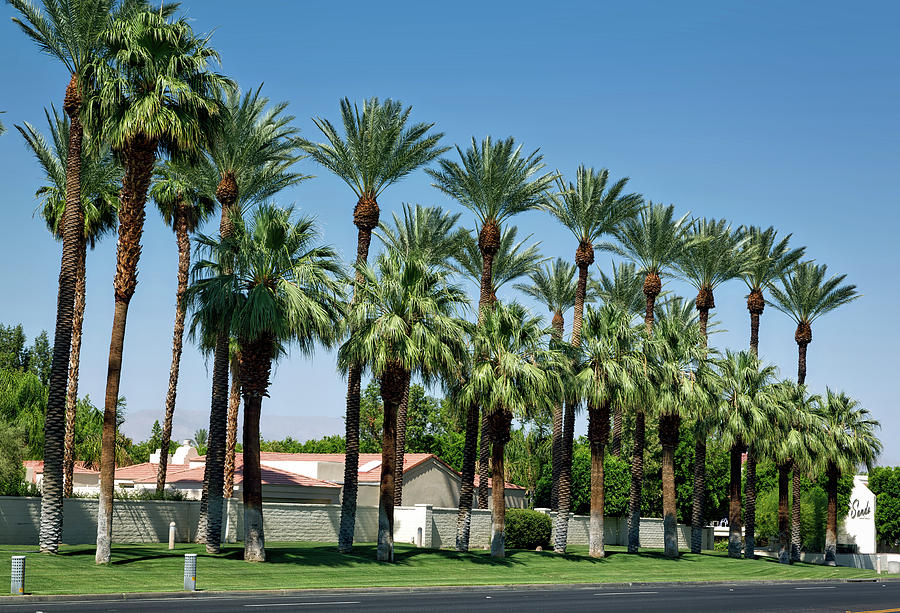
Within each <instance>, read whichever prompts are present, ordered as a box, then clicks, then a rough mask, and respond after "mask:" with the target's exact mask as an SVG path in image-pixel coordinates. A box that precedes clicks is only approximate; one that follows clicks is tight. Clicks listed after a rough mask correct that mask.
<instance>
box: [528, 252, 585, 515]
mask: <svg viewBox="0 0 900 613" xmlns="http://www.w3.org/2000/svg"><path fill="white" fill-rule="evenodd" d="M529 278H530V279H531V283H530V284H524V283H519V284H516V286H515V288H516V289H517V290H519V291H520V292H523V293H524V294H526V295H528V296H530V297H532V298H534V299H535V300H537V301H538V302H540V303H541V304H542V305H544V306H546V307H547V309H548V310H549V311H550V313H551V314H552V319H551V320H550V325H551V327H552V328H553V331H552V332H551V338H552V339H553V340H554V341H555V342H557V343H561V342H563V334H564V331H565V319H564V315H565V313H566V311H568V310H569V309H571V308H572V307H573V306H575V296H576V293H577V284H576V282H575V266H574V265H573V264H567V263H566V261H565V260H563V259H562V258H556V260H555V261H554V262H553V264H552V265H550V264H544V265H543V267H542V268H538V269H537V270H535V271H534V272H532V273H531V274H530V275H529ZM563 407H564V403H562V402H561V403H559V404H558V405H556V406H555V407H553V439H552V446H551V451H552V459H551V461H552V463H553V491H552V493H551V495H550V509H551V510H553V511H556V510H558V505H559V475H560V472H561V471H562V466H563V449H564V445H563V411H564V408H563Z"/></svg>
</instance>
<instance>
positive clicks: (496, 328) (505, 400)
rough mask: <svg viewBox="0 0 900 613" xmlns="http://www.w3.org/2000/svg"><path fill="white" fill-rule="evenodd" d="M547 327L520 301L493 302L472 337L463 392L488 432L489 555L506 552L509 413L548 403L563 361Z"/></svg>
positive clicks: (552, 400)
mask: <svg viewBox="0 0 900 613" xmlns="http://www.w3.org/2000/svg"><path fill="white" fill-rule="evenodd" d="M545 333H546V330H545V329H544V326H543V324H542V321H541V319H540V318H539V317H534V316H532V315H530V314H529V313H528V311H527V310H526V309H525V308H524V307H522V306H521V305H519V304H516V303H513V304H510V305H508V306H507V305H504V304H502V303H499V302H497V303H494V304H492V305H491V306H489V307H486V308H485V309H483V310H482V312H481V321H480V323H479V325H478V327H477V328H476V331H475V335H474V338H473V356H474V357H473V365H472V374H471V377H470V379H469V381H468V383H467V385H466V388H465V390H464V392H463V398H464V399H465V400H466V401H468V402H471V403H478V404H480V405H481V407H482V409H483V410H484V412H485V413H486V414H487V415H488V419H489V420H490V436H491V443H492V448H491V470H492V479H491V556H492V557H495V558H503V557H505V555H506V549H505V538H506V499H505V483H506V475H505V471H504V462H503V460H504V450H505V447H506V443H507V442H508V441H509V438H510V427H511V425H512V420H513V418H514V417H519V418H521V417H524V416H525V415H526V414H527V413H528V412H529V411H531V410H532V409H533V408H534V407H541V406H545V405H547V406H552V404H553V403H555V401H556V400H557V398H554V397H553V395H554V394H553V392H554V391H559V386H557V385H554V384H553V381H552V379H553V378H554V375H553V374H552V372H553V371H560V370H562V368H563V367H564V364H565V363H564V361H563V360H562V358H561V357H559V355H558V352H557V351H555V350H552V349H551V350H548V349H547V348H546V347H544V346H543V341H542V337H543V336H544V334H545Z"/></svg>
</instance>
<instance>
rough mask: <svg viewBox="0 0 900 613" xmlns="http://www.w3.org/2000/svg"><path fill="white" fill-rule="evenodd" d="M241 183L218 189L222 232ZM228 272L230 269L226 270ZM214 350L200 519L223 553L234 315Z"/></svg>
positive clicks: (204, 538)
mask: <svg viewBox="0 0 900 613" xmlns="http://www.w3.org/2000/svg"><path fill="white" fill-rule="evenodd" d="M237 190H238V186H237V181H236V180H235V177H234V174H233V173H230V172H225V173H223V174H222V179H221V180H220V181H219V185H218V186H217V188H216V198H217V199H218V200H219V203H220V204H221V205H222V217H221V219H220V221H219V235H220V236H221V237H222V238H223V239H226V238H230V237H232V236H233V235H234V221H233V219H232V218H233V217H234V216H235V215H237V214H238V213H239V209H238V208H237V205H236V203H237V198H238V191H237ZM226 272H228V271H226ZM220 326H221V327H220V328H219V330H218V331H217V333H216V344H215V349H214V350H213V374H212V395H211V398H210V408H209V435H208V440H207V444H206V464H205V465H204V470H203V491H202V493H201V496H200V518H199V521H198V525H197V541H198V542H201V543H206V552H207V553H219V551H220V545H221V542H222V509H223V506H224V502H225V501H224V494H225V431H226V430H227V425H226V421H227V420H228V370H229V362H230V361H231V356H230V351H231V318H230V316H226V317H225V318H224V320H223V321H222V322H220Z"/></svg>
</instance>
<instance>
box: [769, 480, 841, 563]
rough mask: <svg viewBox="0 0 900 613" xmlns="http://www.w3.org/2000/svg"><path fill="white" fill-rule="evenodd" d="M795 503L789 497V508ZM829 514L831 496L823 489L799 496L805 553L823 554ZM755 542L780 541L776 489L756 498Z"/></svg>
mask: <svg viewBox="0 0 900 613" xmlns="http://www.w3.org/2000/svg"><path fill="white" fill-rule="evenodd" d="M792 501H793V497H792V496H791V495H790V493H789V495H788V505H790V504H792ZM789 508H790V507H789ZM827 511H828V496H827V495H826V493H825V490H823V489H822V488H821V487H819V486H813V487H811V488H810V489H809V490H807V491H805V492H802V493H801V494H800V545H801V546H802V547H803V549H805V550H806V551H822V550H823V549H824V548H825V522H826V519H827ZM756 538H758V539H761V540H762V539H766V540H769V541H773V542H777V541H778V488H777V487H776V488H775V489H770V490H768V491H766V492H763V493H762V494H761V495H759V496H757V498H756Z"/></svg>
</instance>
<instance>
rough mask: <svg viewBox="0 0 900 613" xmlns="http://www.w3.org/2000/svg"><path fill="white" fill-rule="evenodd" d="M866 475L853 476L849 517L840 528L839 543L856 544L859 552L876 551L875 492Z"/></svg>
mask: <svg viewBox="0 0 900 613" xmlns="http://www.w3.org/2000/svg"><path fill="white" fill-rule="evenodd" d="M868 482H869V478H868V476H866V475H857V476H855V477H853V490H852V491H851V492H850V508H849V510H848V513H847V519H845V520H844V524H843V526H841V528H840V529H839V530H838V543H841V544H847V545H856V547H857V553H875V552H876V546H877V543H876V540H875V494H873V493H872V490H870V489H869V488H868Z"/></svg>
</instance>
